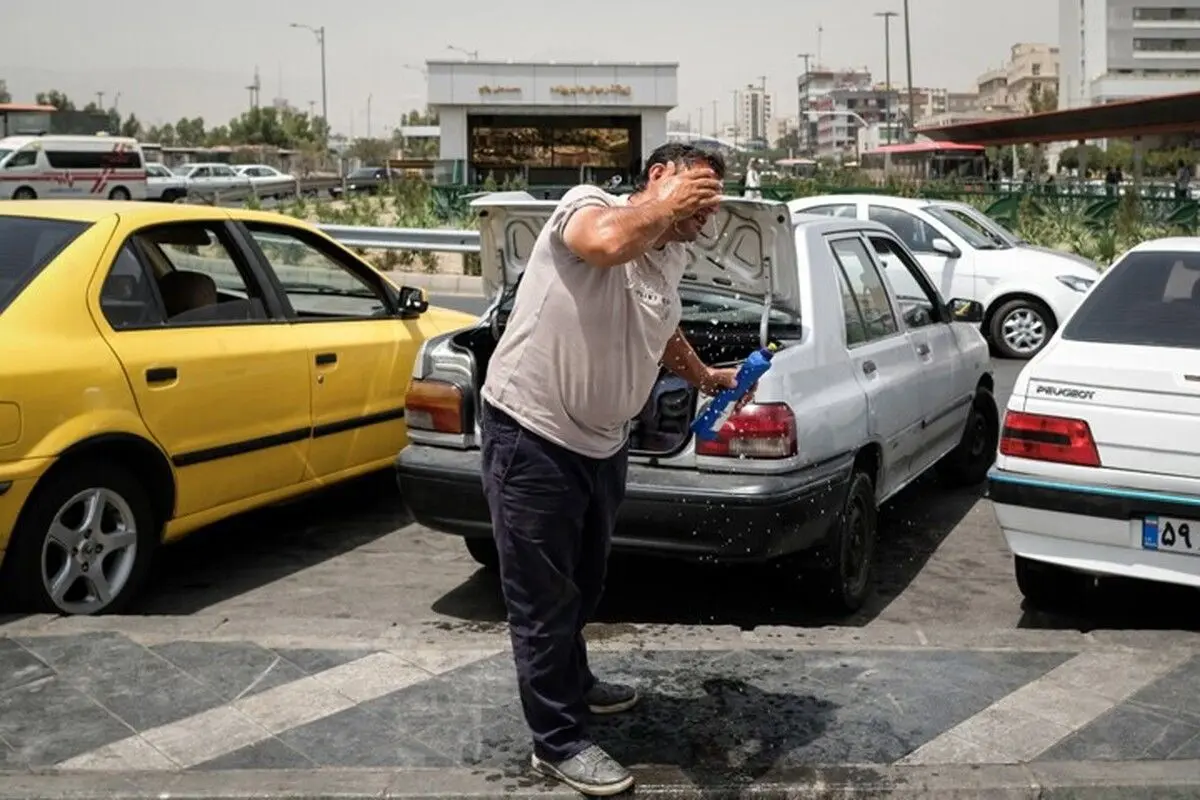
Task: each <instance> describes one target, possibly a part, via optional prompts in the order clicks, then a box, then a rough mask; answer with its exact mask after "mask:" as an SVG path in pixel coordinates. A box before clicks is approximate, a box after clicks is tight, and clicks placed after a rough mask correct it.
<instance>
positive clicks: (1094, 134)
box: [916, 92, 1200, 145]
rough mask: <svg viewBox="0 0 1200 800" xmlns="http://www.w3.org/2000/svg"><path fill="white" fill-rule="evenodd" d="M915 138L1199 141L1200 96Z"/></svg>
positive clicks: (927, 131)
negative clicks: (1181, 136)
mask: <svg viewBox="0 0 1200 800" xmlns="http://www.w3.org/2000/svg"><path fill="white" fill-rule="evenodd" d="M916 132H917V133H918V134H920V135H922V136H928V137H929V138H930V139H933V140H934V141H938V142H955V143H957V144H974V145H1009V144H1036V143H1040V142H1074V141H1081V140H1085V139H1117V138H1121V139H1126V138H1133V137H1135V136H1151V135H1165V134H1172V133H1194V134H1197V135H1200V92H1187V93H1184V94H1171V95H1161V96H1159V97H1150V98H1146V99H1142V100H1123V101H1120V102H1116V103H1107V104H1105V105H1100V106H1087V107H1084V108H1072V109H1066V110H1062V111H1043V112H1041V113H1038V114H1026V115H1024V116H1019V117H1004V118H1002V119H992V120H983V121H980V122H965V123H959V124H957V125H946V126H943V127H939V128H917V129H916Z"/></svg>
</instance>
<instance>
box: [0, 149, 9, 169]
mask: <svg viewBox="0 0 1200 800" xmlns="http://www.w3.org/2000/svg"><path fill="white" fill-rule="evenodd" d="M10 155H12V150H5V149H3V148H0V166H3V165H4V159H6V158H8V157H9V156H10Z"/></svg>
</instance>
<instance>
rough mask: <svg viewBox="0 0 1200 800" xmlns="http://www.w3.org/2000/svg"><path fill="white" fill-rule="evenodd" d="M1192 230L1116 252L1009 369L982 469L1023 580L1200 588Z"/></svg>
mask: <svg viewBox="0 0 1200 800" xmlns="http://www.w3.org/2000/svg"><path fill="white" fill-rule="evenodd" d="M1198 442H1200V238H1172V239H1159V240H1153V241H1149V242H1145V243H1143V244H1140V245H1138V246H1137V247H1135V248H1133V249H1132V250H1130V251H1129V252H1127V253H1126V254H1125V255H1124V256H1122V257H1121V258H1120V259H1119V260H1118V261H1117V262H1116V263H1115V264H1114V265H1113V266H1112V267H1111V268H1110V269H1109V270H1108V271H1107V272H1106V273H1105V274H1104V277H1103V278H1101V279H1100V281H1099V282H1098V283H1097V284H1096V286H1095V287H1094V288H1093V289H1092V290H1091V292H1089V293H1088V295H1087V296H1086V297H1085V298H1084V301H1083V303H1082V304H1081V305H1080V307H1079V309H1078V310H1077V311H1076V312H1075V314H1074V315H1073V316H1072V317H1071V319H1070V320H1069V321H1068V322H1067V324H1066V325H1065V326H1064V327H1063V328H1062V330H1060V331H1059V332H1058V333H1057V334H1056V335H1055V336H1054V338H1053V339H1052V340H1051V341H1050V343H1049V344H1048V345H1047V346H1046V348H1045V349H1044V350H1043V351H1042V352H1041V353H1039V354H1038V355H1037V356H1036V357H1035V358H1033V359H1032V360H1031V361H1030V362H1029V363H1028V364H1026V365H1025V368H1024V369H1023V370H1022V371H1021V374H1020V375H1019V376H1018V378H1017V382H1016V386H1015V387H1014V388H1013V392H1012V397H1011V398H1010V399H1009V401H1008V410H1007V414H1006V417H1005V421H1004V428H1003V433H1002V435H1001V440H1000V448H999V456H998V459H997V461H996V464H995V467H994V468H993V470H992V473H991V475H990V476H989V477H990V481H989V483H990V490H991V492H990V493H991V498H992V503H993V507H994V508H995V514H996V519H997V521H998V523H999V525H1000V528H1001V529H1002V530H1003V531H1004V536H1005V539H1006V540H1007V542H1008V546H1009V548H1010V549H1011V550H1012V552H1013V554H1014V556H1015V557H1016V576H1017V583H1018V584H1019V586H1020V588H1021V591H1022V593H1024V595H1025V596H1026V598H1028V599H1029V600H1030V602H1032V603H1033V604H1035V605H1042V606H1046V607H1052V606H1053V605H1055V604H1056V603H1057V602H1058V601H1059V600H1060V599H1066V598H1068V597H1070V596H1072V595H1074V594H1077V593H1078V591H1079V590H1080V589H1081V588H1083V587H1084V585H1085V584H1086V582H1087V581H1089V580H1090V579H1091V578H1092V577H1093V576H1097V575H1115V576H1124V577H1129V578H1140V579H1149V580H1153V581H1161V582H1165V583H1172V584H1181V585H1185V586H1193V587H1200V558H1198V557H1197V556H1200V446H1198V445H1197V443H1198Z"/></svg>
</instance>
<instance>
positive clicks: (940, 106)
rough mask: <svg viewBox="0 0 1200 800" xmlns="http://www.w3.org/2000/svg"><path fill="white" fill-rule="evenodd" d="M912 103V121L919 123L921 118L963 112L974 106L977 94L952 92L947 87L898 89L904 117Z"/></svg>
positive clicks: (898, 99)
mask: <svg viewBox="0 0 1200 800" xmlns="http://www.w3.org/2000/svg"><path fill="white" fill-rule="evenodd" d="M910 95H911V103H912V116H913V118H914V122H916V124H918V125H920V124H921V120H923V119H925V118H927V117H933V116H937V115H940V114H951V113H965V112H967V111H970V110H972V109H974V108H975V107H976V104H977V102H978V95H977V94H976V93H975V92H952V91H950V90H949V89H944V88H941V89H938V88H929V87H921V86H917V87H914V88H913V89H912V90H911V91H910V90H908V89H900V90H898V98H897V102H899V103H900V110H901V112H903V114H904V115H905V117H907V116H908V108H909V102H910Z"/></svg>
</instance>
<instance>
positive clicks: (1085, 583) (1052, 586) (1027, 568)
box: [1013, 556, 1095, 611]
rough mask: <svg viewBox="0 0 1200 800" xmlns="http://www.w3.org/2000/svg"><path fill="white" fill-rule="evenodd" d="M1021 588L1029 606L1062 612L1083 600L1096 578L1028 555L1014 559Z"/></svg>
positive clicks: (1014, 568)
mask: <svg viewBox="0 0 1200 800" xmlns="http://www.w3.org/2000/svg"><path fill="white" fill-rule="evenodd" d="M1013 570H1014V572H1015V573H1016V577H1017V588H1018V589H1020V590H1021V594H1022V595H1023V596H1024V597H1025V600H1026V601H1028V603H1029V605H1030V606H1032V607H1033V608H1035V609H1037V610H1039V611H1058V610H1062V609H1067V608H1071V607H1073V606H1076V605H1078V604H1079V603H1080V601H1081V600H1082V599H1083V596H1084V595H1085V594H1086V593H1087V591H1088V590H1089V588H1091V586H1092V585H1093V584H1094V583H1095V580H1094V579H1093V578H1092V577H1091V576H1090V575H1086V574H1084V573H1082V572H1076V571H1075V570H1070V569H1067V568H1065V567H1060V566H1058V565H1056V564H1047V563H1045V562H1044V561H1034V560H1033V559H1031V558H1025V557H1024V556H1016V557H1015V558H1014V559H1013Z"/></svg>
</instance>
